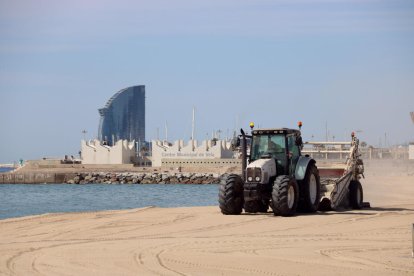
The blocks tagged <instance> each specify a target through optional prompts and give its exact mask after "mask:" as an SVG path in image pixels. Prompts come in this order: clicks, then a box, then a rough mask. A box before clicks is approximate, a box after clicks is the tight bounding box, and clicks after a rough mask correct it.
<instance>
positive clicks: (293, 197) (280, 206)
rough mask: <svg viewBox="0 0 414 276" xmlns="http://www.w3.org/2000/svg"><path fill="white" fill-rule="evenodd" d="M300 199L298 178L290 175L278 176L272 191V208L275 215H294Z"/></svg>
mask: <svg viewBox="0 0 414 276" xmlns="http://www.w3.org/2000/svg"><path fill="white" fill-rule="evenodd" d="M298 201H299V188H298V184H297V183H296V180H295V179H293V178H290V177H289V176H288V175H281V176H278V177H276V180H275V182H274V184H273V191H272V209H273V213H274V215H275V216H284V217H288V216H293V215H294V214H295V213H296V208H297V206H298Z"/></svg>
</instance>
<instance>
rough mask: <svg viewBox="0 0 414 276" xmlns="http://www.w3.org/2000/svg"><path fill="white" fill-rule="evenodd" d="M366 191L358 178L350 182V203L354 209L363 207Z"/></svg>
mask: <svg viewBox="0 0 414 276" xmlns="http://www.w3.org/2000/svg"><path fill="white" fill-rule="evenodd" d="M363 200H364V192H363V190H362V185H361V183H360V182H359V181H358V180H352V181H351V183H349V204H350V205H351V208H352V209H362V207H363Z"/></svg>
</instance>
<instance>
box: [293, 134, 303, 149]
mask: <svg viewBox="0 0 414 276" xmlns="http://www.w3.org/2000/svg"><path fill="white" fill-rule="evenodd" d="M295 144H296V146H298V147H302V145H303V142H302V137H301V136H297V137H296V140H295Z"/></svg>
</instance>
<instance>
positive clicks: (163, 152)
mask: <svg viewBox="0 0 414 276" xmlns="http://www.w3.org/2000/svg"><path fill="white" fill-rule="evenodd" d="M233 158H234V152H233V151H232V150H231V143H230V142H228V141H225V140H218V141H212V140H205V141H202V142H201V144H200V145H198V142H197V140H190V141H189V142H188V143H187V144H186V145H185V144H184V141H183V140H178V141H175V142H174V143H173V144H170V143H168V142H166V141H159V140H154V141H152V166H154V167H160V166H162V165H163V163H166V162H169V161H171V162H172V161H174V162H173V163H174V164H175V163H183V162H182V161H184V160H187V161H190V162H191V161H195V160H198V163H197V164H202V163H206V164H207V163H209V164H210V163H211V162H208V161H211V160H215V161H217V162H218V161H219V160H224V159H226V160H228V159H233ZM206 160H207V161H206ZM180 161H181V162H180ZM192 163H193V162H191V164H192Z"/></svg>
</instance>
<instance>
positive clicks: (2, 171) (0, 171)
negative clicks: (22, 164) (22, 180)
mask: <svg viewBox="0 0 414 276" xmlns="http://www.w3.org/2000/svg"><path fill="white" fill-rule="evenodd" d="M13 169H14V168H10V167H0V173H5V172H9V171H12V170H13Z"/></svg>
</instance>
